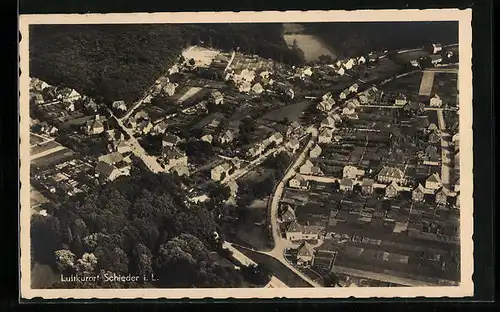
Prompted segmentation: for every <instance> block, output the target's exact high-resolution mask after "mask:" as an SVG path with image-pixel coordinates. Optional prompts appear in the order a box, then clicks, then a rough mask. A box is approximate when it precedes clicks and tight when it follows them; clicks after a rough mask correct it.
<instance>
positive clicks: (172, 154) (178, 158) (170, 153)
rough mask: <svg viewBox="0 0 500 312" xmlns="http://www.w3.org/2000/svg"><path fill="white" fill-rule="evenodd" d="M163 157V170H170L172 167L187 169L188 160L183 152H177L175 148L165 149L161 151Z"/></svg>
mask: <svg viewBox="0 0 500 312" xmlns="http://www.w3.org/2000/svg"><path fill="white" fill-rule="evenodd" d="M163 157H164V159H165V169H167V170H168V169H170V168H173V167H177V166H178V167H187V166H188V158H187V156H186V153H184V151H181V150H179V149H178V148H176V147H167V148H165V149H164V150H163Z"/></svg>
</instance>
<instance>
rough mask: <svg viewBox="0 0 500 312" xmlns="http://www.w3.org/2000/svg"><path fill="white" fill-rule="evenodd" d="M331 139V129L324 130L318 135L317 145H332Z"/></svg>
mask: <svg viewBox="0 0 500 312" xmlns="http://www.w3.org/2000/svg"><path fill="white" fill-rule="evenodd" d="M330 118H331V117H330ZM332 138H333V129H329V128H325V129H323V131H321V133H320V134H319V137H318V143H332Z"/></svg>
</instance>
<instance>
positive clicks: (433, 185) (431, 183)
mask: <svg viewBox="0 0 500 312" xmlns="http://www.w3.org/2000/svg"><path fill="white" fill-rule="evenodd" d="M442 185H443V184H442V182H441V177H440V176H439V174H438V173H433V174H431V175H430V176H429V177H428V178H427V180H425V188H426V189H429V190H437V189H439V188H440V187H441V186H442Z"/></svg>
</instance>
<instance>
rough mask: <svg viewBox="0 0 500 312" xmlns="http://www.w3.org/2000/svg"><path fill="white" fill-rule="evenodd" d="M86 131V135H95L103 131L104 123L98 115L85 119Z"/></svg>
mask: <svg viewBox="0 0 500 312" xmlns="http://www.w3.org/2000/svg"><path fill="white" fill-rule="evenodd" d="M86 132H87V134H88V135H95V134H100V133H103V132H104V124H103V123H102V121H101V118H100V117H99V115H97V116H96V118H95V119H90V120H88V121H87V124H86Z"/></svg>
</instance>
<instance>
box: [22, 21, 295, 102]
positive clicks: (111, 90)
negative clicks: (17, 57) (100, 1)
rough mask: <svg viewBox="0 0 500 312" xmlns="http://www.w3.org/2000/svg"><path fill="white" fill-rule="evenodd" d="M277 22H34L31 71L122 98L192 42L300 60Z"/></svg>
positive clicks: (129, 98)
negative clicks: (65, 23)
mask: <svg viewBox="0 0 500 312" xmlns="http://www.w3.org/2000/svg"><path fill="white" fill-rule="evenodd" d="M281 27H282V26H281V24H204V25H194V24H193V25H186V24H184V25H180V24H177V25H176V24H151V25H147V24H142V25H37V26H33V27H32V28H31V29H30V31H31V33H30V75H31V76H32V77H39V78H41V79H43V80H45V81H47V82H49V83H50V84H53V85H60V84H62V85H67V86H69V87H72V88H74V89H76V90H77V91H79V92H81V93H84V94H86V95H89V96H92V97H94V98H96V99H97V100H105V101H107V102H111V101H114V100H125V101H126V102H127V103H129V102H133V101H135V100H137V99H138V98H140V97H141V96H142V95H143V93H144V91H145V90H146V89H147V88H148V87H149V86H150V85H151V84H153V82H154V81H155V79H156V78H157V77H158V76H160V74H161V73H162V72H163V71H164V69H165V68H167V67H169V66H170V65H171V64H173V63H174V62H175V61H176V60H177V59H178V56H179V54H180V53H181V51H182V49H183V48H185V47H187V46H189V45H193V44H197V45H202V46H209V47H215V48H220V49H222V50H227V51H230V50H233V49H235V48H239V50H240V51H242V52H247V53H252V54H259V55H261V56H262V57H265V58H272V59H275V60H278V61H282V62H285V63H289V64H297V63H300V62H301V56H300V55H299V53H298V52H297V51H294V50H290V49H288V47H287V45H286V43H285V41H284V40H283V38H282V36H281Z"/></svg>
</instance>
